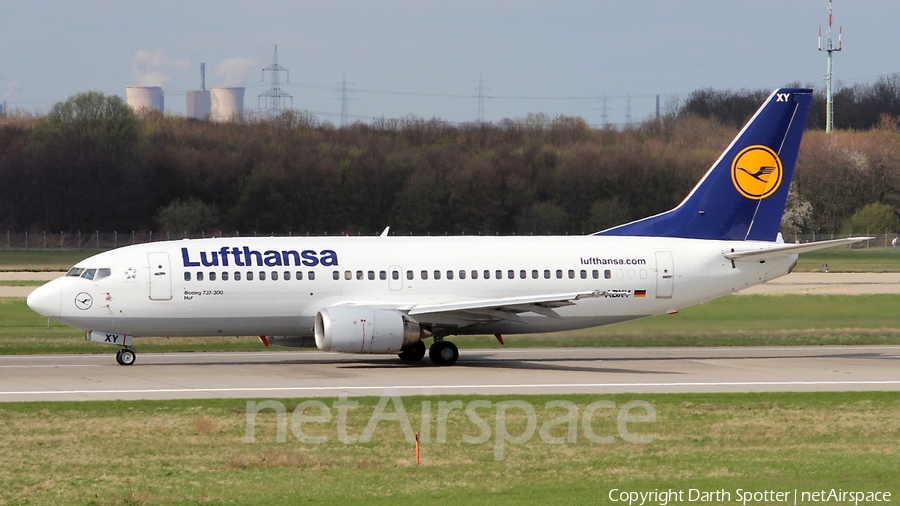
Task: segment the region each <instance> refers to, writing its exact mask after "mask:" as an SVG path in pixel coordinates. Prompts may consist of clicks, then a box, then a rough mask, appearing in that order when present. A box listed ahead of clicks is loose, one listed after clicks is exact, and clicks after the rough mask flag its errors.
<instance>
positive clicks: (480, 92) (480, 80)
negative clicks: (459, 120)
mask: <svg viewBox="0 0 900 506" xmlns="http://www.w3.org/2000/svg"><path fill="white" fill-rule="evenodd" d="M485 82H486V81H485V80H484V79H483V78H482V75H481V72H479V73H478V123H479V124H481V123H484V92H485V87H484V83H485Z"/></svg>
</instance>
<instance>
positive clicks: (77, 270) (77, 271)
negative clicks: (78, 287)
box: [66, 267, 84, 278]
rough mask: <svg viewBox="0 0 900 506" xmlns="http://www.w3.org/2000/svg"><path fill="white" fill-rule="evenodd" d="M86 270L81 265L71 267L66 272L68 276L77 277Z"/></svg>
mask: <svg viewBox="0 0 900 506" xmlns="http://www.w3.org/2000/svg"><path fill="white" fill-rule="evenodd" d="M82 272H84V269H82V268H81V267H72V268H71V269H69V272H67V273H66V276H69V277H73V278H77V277H79V276H81V273H82Z"/></svg>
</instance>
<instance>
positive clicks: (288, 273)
mask: <svg viewBox="0 0 900 506" xmlns="http://www.w3.org/2000/svg"><path fill="white" fill-rule="evenodd" d="M284 280H285V281H290V280H291V271H284Z"/></svg>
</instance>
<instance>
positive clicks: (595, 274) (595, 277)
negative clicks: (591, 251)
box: [591, 269, 600, 279]
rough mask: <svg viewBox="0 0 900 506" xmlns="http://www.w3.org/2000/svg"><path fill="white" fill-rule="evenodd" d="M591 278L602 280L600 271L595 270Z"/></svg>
mask: <svg viewBox="0 0 900 506" xmlns="http://www.w3.org/2000/svg"><path fill="white" fill-rule="evenodd" d="M591 277H592V278H594V279H600V271H598V270H597V269H594V270H593V271H591Z"/></svg>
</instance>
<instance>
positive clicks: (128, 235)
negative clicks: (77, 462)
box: [0, 231, 900, 250]
mask: <svg viewBox="0 0 900 506" xmlns="http://www.w3.org/2000/svg"><path fill="white" fill-rule="evenodd" d="M273 235H282V236H289V237H311V236H320V237H321V236H328V235H345V234H343V233H341V234H327V233H323V234H296V233H288V234H271V233H265V234H260V233H257V232H250V233H241V232H237V231H235V232H221V231H217V232H215V233H207V232H181V233H171V232H161V233H160V232H133V231H132V232H118V231H113V232H57V233H54V232H10V231H7V232H5V233H4V232H0V249H7V250H11V249H99V250H107V249H114V248H118V247H120V246H128V245H131V244H144V243H149V242H157V241H171V240H178V239H201V238H206V237H271V236H273ZM354 235H357V234H354ZM363 235H367V234H363ZM368 235H373V234H368ZM374 235H377V233H376V234H374ZM403 235H406V234H403ZM491 235H493V234H491ZM857 235H865V236H868V237H874V239H870V240H868V241H865V242H861V243H858V244H854V245H851V246H843V247H845V248H853V249H860V248H890V247H892V244H893V241H894V239H895V238H897V237H898V235H900V234H857ZM4 236H5V237H4ZM842 237H848V236H847V235H841V234H786V235H785V236H784V240H785V242H789V243H807V242H815V241H827V240H830V239H839V238H842Z"/></svg>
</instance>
